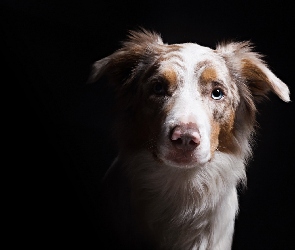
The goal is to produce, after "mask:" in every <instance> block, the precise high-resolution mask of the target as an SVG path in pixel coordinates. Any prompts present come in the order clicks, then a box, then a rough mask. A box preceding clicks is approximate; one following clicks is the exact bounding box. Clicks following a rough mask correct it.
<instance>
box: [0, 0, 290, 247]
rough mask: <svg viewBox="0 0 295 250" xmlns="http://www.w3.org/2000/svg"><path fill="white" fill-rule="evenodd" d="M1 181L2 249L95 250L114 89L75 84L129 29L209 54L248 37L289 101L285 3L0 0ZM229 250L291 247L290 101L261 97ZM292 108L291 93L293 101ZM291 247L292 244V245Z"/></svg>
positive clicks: (112, 151)
mask: <svg viewBox="0 0 295 250" xmlns="http://www.w3.org/2000/svg"><path fill="white" fill-rule="evenodd" d="M0 7H1V10H0V11H1V12H0V16H1V43H2V44H1V49H2V52H1V53H2V56H1V59H2V70H3V74H2V77H1V79H2V80H3V81H1V86H2V87H4V88H2V96H3V100H4V103H3V106H2V110H3V112H2V125H4V126H3V129H2V138H3V139H4V140H3V146H4V149H3V152H2V153H3V154H4V157H5V159H6V158H7V160H5V161H3V163H4V167H3V169H4V170H9V172H8V173H9V174H7V175H4V174H3V176H2V178H3V179H4V183H7V184H5V187H4V193H5V194H8V196H7V198H8V200H7V202H5V207H7V208H8V212H9V213H5V214H4V215H5V217H7V218H8V219H9V223H8V225H7V230H6V232H7V233H8V234H9V235H10V236H13V238H12V239H11V240H10V243H11V244H17V243H21V244H22V245H26V246H31V247H32V248H33V249H34V248H36V249H37V248H38V249H42V248H43V246H52V247H55V246H62V247H79V248H80V249H92V248H93V249H94V248H95V249H100V240H101V238H100V237H99V235H100V232H98V230H97V223H99V222H97V220H96V219H95V213H96V212H95V211H96V203H97V200H98V199H99V188H98V183H99V180H100V178H101V177H102V175H103V173H104V172H105V170H106V169H107V167H108V166H109V165H110V163H111V161H112V159H113V157H114V156H115V155H116V147H115V142H114V141H113V140H112V138H111V136H110V124H111V122H112V113H111V103H112V92H111V90H110V89H109V88H108V87H107V85H106V83H105V82H103V81H101V82H100V83H96V84H94V85H86V84H85V82H86V80H87V77H88V75H89V72H90V67H91V64H92V63H93V62H94V61H95V60H98V59H100V58H103V57H105V56H107V55H109V54H111V53H112V52H113V51H114V50H116V49H118V48H119V46H120V43H119V41H121V40H123V39H124V38H125V37H126V34H127V31H128V30H129V29H136V28H137V27H139V26H143V27H145V28H147V29H151V30H155V31H157V32H160V33H161V34H162V36H163V39H164V41H165V42H168V43H180V42H197V43H199V44H201V45H204V46H211V47H214V46H215V44H216V43H217V42H220V41H223V40H230V39H233V40H237V41H240V40H251V41H252V42H253V43H254V44H255V45H256V50H257V51H259V52H261V53H262V54H264V55H266V57H265V59H266V61H267V62H268V64H269V65H270V68H271V69H272V70H273V71H274V73H275V74H276V75H277V76H278V77H279V78H281V79H282V80H283V81H284V82H285V83H286V84H287V85H289V87H290V90H291V93H294V91H295V87H294V80H293V79H294V69H293V67H294V59H293V58H294V56H295V54H294V48H293V44H292V43H291V38H292V35H293V34H292V33H294V24H295V22H294V14H293V13H294V11H295V9H294V7H292V5H291V4H287V2H285V3H284V2H283V1H263V2H259V1H233V2H228V1H216V2H211V1H197V0H195V1H190V2H189V1H177V2H176V1H145V2H143V1H121V2H119V1H114V0H109V1H65V0H51V1H37V0H27V1H16V0H9V1H1V4H0ZM270 99H271V100H270V101H268V102H265V103H264V104H262V105H260V107H259V110H260V114H259V116H258V121H259V124H260V127H261V128H260V129H259V133H258V136H257V146H256V148H255V150H254V159H253V160H252V161H251V163H250V166H249V168H248V170H247V172H248V188H247V190H245V191H244V192H240V198H239V199H240V213H239V216H238V218H237V221H236V230H235V235H234V243H233V249H248V250H255V249H259V250H260V249H268V250H270V249H292V246H293V245H294V244H292V243H293V241H294V239H293V235H294V220H293V219H294V208H293V205H292V204H293V200H294V177H295V176H294V170H293V168H294V167H295V164H294V153H295V151H294V139H295V136H294V135H295V133H294V128H295V127H294V125H295V124H294V115H295V113H294V111H295V110H294V104H293V103H288V104H286V103H283V102H282V101H281V100H279V99H278V98H277V97H276V96H274V95H271V96H270ZM291 99H294V98H292V95H291ZM293 247H294V246H293Z"/></svg>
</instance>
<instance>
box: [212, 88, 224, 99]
mask: <svg viewBox="0 0 295 250" xmlns="http://www.w3.org/2000/svg"><path fill="white" fill-rule="evenodd" d="M211 97H212V98H213V99H214V100H220V99H222V98H223V97H224V93H223V91H222V90H221V89H220V88H216V89H213V91H212V93H211Z"/></svg>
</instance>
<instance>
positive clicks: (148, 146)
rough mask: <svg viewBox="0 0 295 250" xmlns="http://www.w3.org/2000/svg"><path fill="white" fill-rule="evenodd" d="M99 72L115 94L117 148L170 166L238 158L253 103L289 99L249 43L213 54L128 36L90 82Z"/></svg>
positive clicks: (147, 37)
mask: <svg viewBox="0 0 295 250" xmlns="http://www.w3.org/2000/svg"><path fill="white" fill-rule="evenodd" d="M104 73H106V74H108V75H109V77H110V80H111V81H112V82H113V83H114V84H115V87H116V91H117V97H118V99H117V101H118V109H119V115H120V116H121V123H120V124H119V125H118V126H117V128H116V129H117V130H118V137H119V143H120V144H121V148H123V149H124V150H129V151H130V150H131V151H139V150H146V151H147V152H149V154H151V155H153V157H154V159H155V160H157V161H158V162H160V163H163V164H166V165H170V166H175V167H183V168H190V167H195V166H203V165H205V164H206V163H207V162H209V161H210V159H212V157H214V153H215V151H216V150H219V151H222V152H226V153H230V154H239V153H241V152H240V151H241V150H242V145H240V142H239V137H241V134H243V133H244V135H245V136H246V137H247V136H249V134H250V133H251V131H252V129H253V125H254V121H255V119H254V118H255V111H256V109H255V102H256V101H259V100H260V99H261V97H263V96H264V95H265V94H266V93H267V92H268V91H269V90H272V91H273V92H275V93H277V94H278V95H279V96H280V97H281V98H282V99H283V100H285V101H288V100H289V92H288V88H287V87H286V85H285V84H284V83H282V82H281V81H280V80H279V79H278V78H276V77H275V76H274V75H273V73H272V72H271V71H270V70H269V69H268V68H267V67H266V66H265V64H264V63H263V62H262V61H261V60H260V59H259V56H258V54H256V53H253V52H251V48H250V47H249V45H248V44H247V43H231V44H228V45H223V46H219V47H217V49H216V50H212V49H210V48H207V47H203V46H199V45H197V44H192V43H187V44H179V45H166V44H163V43H162V41H161V39H160V38H159V37H158V36H157V35H155V34H152V33H147V32H143V33H132V36H131V38H130V40H129V41H127V42H125V44H124V47H123V48H122V49H121V50H119V51H117V52H115V53H114V54H113V55H111V56H110V57H107V58H104V59H102V60H100V61H98V62H96V64H95V65H94V72H93V76H92V77H93V79H92V80H96V79H98V78H99V77H100V76H101V75H102V74H104Z"/></svg>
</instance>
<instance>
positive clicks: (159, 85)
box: [153, 82, 166, 95]
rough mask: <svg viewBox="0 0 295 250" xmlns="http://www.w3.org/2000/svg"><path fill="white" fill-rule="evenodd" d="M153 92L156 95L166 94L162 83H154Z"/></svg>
mask: <svg viewBox="0 0 295 250" xmlns="http://www.w3.org/2000/svg"><path fill="white" fill-rule="evenodd" d="M153 92H154V93H155V94H156V95H165V94H166V86H165V85H164V83H162V82H156V83H155V84H154V86H153Z"/></svg>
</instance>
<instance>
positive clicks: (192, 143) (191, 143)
mask: <svg viewBox="0 0 295 250" xmlns="http://www.w3.org/2000/svg"><path fill="white" fill-rule="evenodd" d="M189 144H190V145H192V146H194V145H196V144H198V143H196V142H195V141H194V140H190V142H189Z"/></svg>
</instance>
